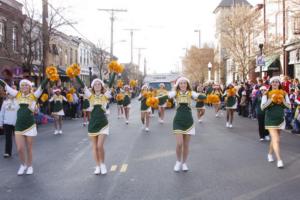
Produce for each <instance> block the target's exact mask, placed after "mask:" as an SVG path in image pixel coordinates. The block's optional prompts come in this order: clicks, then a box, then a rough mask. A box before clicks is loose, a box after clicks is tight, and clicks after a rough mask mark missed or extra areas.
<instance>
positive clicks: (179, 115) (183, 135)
mask: <svg viewBox="0 0 300 200" xmlns="http://www.w3.org/2000/svg"><path fill="white" fill-rule="evenodd" d="M168 97H169V98H175V99H176V102H177V109H176V114H175V117H174V120H173V131H174V134H175V137H176V157H177V161H176V163H175V165H174V171H175V172H178V171H180V170H183V171H188V170H189V169H188V166H187V164H186V161H187V158H188V154H189V143H190V139H191V135H195V127H194V120H193V116H192V111H191V101H192V98H193V99H205V98H206V96H205V95H201V94H198V93H196V92H194V91H192V87H191V85H190V81H189V80H188V79H187V78H185V77H181V78H179V79H178V80H177V81H176V84H175V91H172V92H169V93H168Z"/></svg>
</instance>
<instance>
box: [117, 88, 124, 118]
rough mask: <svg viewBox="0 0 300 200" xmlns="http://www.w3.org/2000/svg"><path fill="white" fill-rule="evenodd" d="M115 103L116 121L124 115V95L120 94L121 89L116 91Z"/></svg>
mask: <svg viewBox="0 0 300 200" xmlns="http://www.w3.org/2000/svg"><path fill="white" fill-rule="evenodd" d="M116 101H117V107H118V119H120V118H121V116H122V115H123V113H124V108H123V101H124V95H123V94H122V91H121V89H120V90H119V91H118V94H117V95H116Z"/></svg>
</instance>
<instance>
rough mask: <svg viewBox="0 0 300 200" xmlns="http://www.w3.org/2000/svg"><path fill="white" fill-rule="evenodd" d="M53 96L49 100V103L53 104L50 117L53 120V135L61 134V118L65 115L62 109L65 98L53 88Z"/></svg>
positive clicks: (57, 89)
mask: <svg viewBox="0 0 300 200" xmlns="http://www.w3.org/2000/svg"><path fill="white" fill-rule="evenodd" d="M53 93H54V95H53V96H52V97H51V98H50V99H49V102H53V111H52V116H53V118H54V128H55V131H54V135H57V134H60V135H61V134H62V117H63V116H64V115H65V113H64V109H63V102H64V101H65V102H67V99H66V97H64V96H63V95H61V90H60V89H59V88H55V89H54V90H53Z"/></svg>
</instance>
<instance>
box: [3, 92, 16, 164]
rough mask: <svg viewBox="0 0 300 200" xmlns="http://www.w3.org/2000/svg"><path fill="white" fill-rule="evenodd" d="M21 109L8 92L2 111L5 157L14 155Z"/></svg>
mask: <svg viewBox="0 0 300 200" xmlns="http://www.w3.org/2000/svg"><path fill="white" fill-rule="evenodd" d="M18 109H19V106H18V103H17V101H16V99H15V98H14V97H13V96H12V95H9V94H7V97H6V99H5V100H4V102H3V103H2V107H1V112H0V127H1V128H3V129H4V135H5V150H4V154H3V157H4V158H9V157H11V155H12V143H13V135H14V132H15V125H16V119H17V110H18Z"/></svg>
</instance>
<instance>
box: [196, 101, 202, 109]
mask: <svg viewBox="0 0 300 200" xmlns="http://www.w3.org/2000/svg"><path fill="white" fill-rule="evenodd" d="M196 108H197V109H201V108H204V102H203V101H197V103H196Z"/></svg>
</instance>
